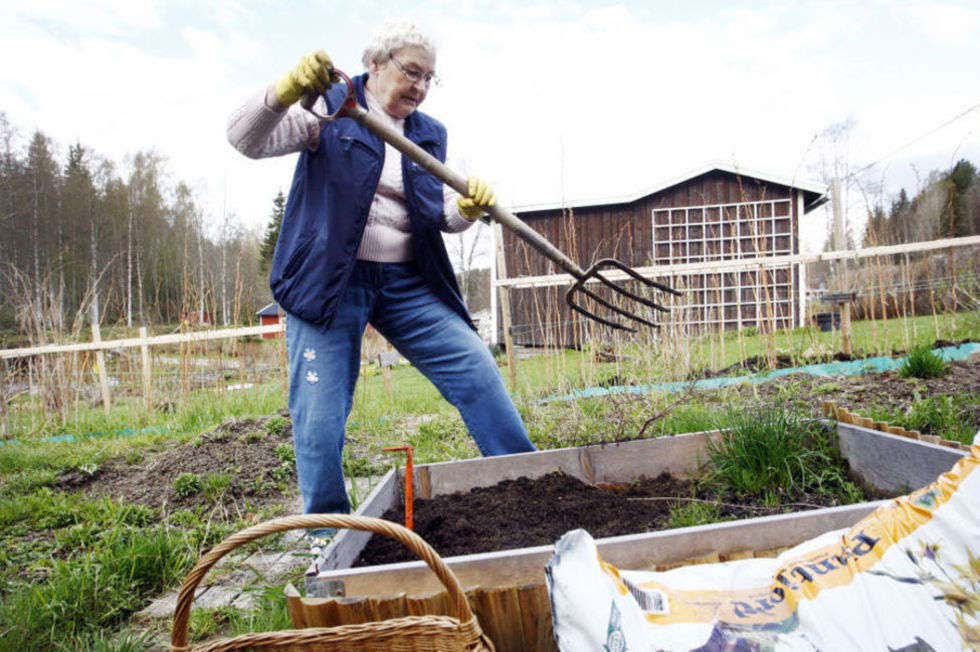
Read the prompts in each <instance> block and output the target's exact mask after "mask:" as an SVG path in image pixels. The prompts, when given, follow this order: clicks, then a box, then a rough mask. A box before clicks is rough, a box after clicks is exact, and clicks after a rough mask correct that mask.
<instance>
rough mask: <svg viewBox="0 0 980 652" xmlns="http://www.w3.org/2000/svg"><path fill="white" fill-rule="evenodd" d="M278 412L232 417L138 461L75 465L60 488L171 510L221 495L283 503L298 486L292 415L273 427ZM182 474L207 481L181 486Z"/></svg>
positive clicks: (232, 502)
mask: <svg viewBox="0 0 980 652" xmlns="http://www.w3.org/2000/svg"><path fill="white" fill-rule="evenodd" d="M273 418H279V419H280V420H281V417H277V416H272V417H263V418H258V419H228V420H226V421H225V422H224V423H222V424H220V425H219V426H217V427H216V428H214V429H212V430H209V431H208V432H205V433H203V434H202V435H200V436H199V437H197V438H196V439H194V440H192V441H189V442H185V443H181V444H177V445H172V446H170V447H168V448H166V449H165V450H160V451H158V452H146V453H144V455H143V457H142V459H141V460H140V461H139V462H136V463H132V464H131V463H129V462H127V461H126V460H125V459H122V458H114V459H110V460H108V461H106V462H105V463H103V464H102V465H100V466H99V467H98V468H97V469H95V470H94V471H92V470H91V469H88V470H85V469H74V470H71V471H69V472H67V473H65V474H63V475H62V476H61V477H60V478H59V479H58V481H57V483H56V484H55V488H56V489H63V490H73V491H83V492H85V493H86V494H88V495H91V496H108V497H110V498H112V499H113V500H115V501H119V502H133V503H141V504H143V505H146V506H148V507H153V508H164V509H170V510H172V509H174V508H190V509H193V508H195V507H200V506H204V507H210V506H212V505H214V504H215V503H216V502H217V501H220V502H221V503H222V505H223V506H225V507H226V508H227V509H231V508H234V507H235V506H236V505H238V506H240V507H247V508H248V509H249V511H254V510H256V509H258V508H260V507H263V506H267V505H272V504H278V503H282V502H284V493H285V494H291V493H294V492H295V487H296V471H295V464H293V463H292V462H289V461H284V459H283V457H284V456H285V457H287V460H288V454H287V452H286V451H287V449H286V447H283V446H282V445H284V444H286V445H288V450H291V447H292V428H291V426H290V425H289V422H288V420H287V421H285V422H284V423H283V422H281V423H282V424H283V425H284V427H281V428H273V429H271V431H270V429H269V428H268V422H269V420H270V419H273ZM277 447H281V448H279V451H278V453H277ZM90 471H92V472H90ZM182 474H194V475H195V476H196V477H197V478H198V479H199V480H200V482H201V487H200V488H199V489H196V490H193V491H186V490H185V491H184V492H179V491H177V489H176V488H175V481H176V480H177V478H178V477H180V476H181V475H182ZM284 489H285V490H286V491H284ZM246 503H247V504H246Z"/></svg>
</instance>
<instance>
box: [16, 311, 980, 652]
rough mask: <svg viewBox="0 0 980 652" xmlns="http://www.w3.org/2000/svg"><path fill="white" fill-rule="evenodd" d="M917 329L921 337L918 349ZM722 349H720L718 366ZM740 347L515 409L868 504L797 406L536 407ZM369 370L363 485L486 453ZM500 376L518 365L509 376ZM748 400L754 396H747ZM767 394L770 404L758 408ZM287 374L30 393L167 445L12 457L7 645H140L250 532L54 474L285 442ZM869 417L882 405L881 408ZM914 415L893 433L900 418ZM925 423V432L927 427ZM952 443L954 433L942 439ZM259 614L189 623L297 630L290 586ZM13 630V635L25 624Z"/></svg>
mask: <svg viewBox="0 0 980 652" xmlns="http://www.w3.org/2000/svg"><path fill="white" fill-rule="evenodd" d="M978 315H980V313H969V314H960V315H957V316H956V324H955V327H954V326H953V325H952V324H951V323H950V320H949V319H948V318H941V320H942V319H945V321H942V323H941V324H940V332H939V333H938V336H940V337H943V338H945V339H962V338H965V337H968V336H971V335H973V336H975V334H976V333H977V332H980V320H978ZM854 331H855V335H854V342H855V347H856V348H858V349H864V350H866V351H868V352H872V353H873V352H875V351H876V350H877V348H878V347H876V345H875V344H874V342H873V341H872V338H873V335H874V333H873V331H872V329H871V325H870V324H868V323H866V322H858V323H855V325H854ZM913 331H915V335H914V337H913ZM906 333H908V334H909V338H910V343H915V344H926V343H929V342H931V341H932V340H934V339H935V338H936V337H937V332H936V330H935V327H934V325H933V319H932V317H926V318H918V319H916V320H909V321H908V322H907V324H903V323H901V322H894V323H891V324H889V326H888V330H887V333H886V332H885V329H884V327H883V325H882V324H878V332H877V337H878V338H879V340H881V341H882V344H881V347H880V348H882V349H888V350H891V349H905V348H907V346H906V343H905V341H906V337H905V334H906ZM838 340H839V333H820V332H817V331H815V330H814V329H809V328H808V329H799V330H797V331H794V332H792V333H780V334H777V335H776V336H775V342H776V347H777V350H778V351H779V353H781V354H786V355H791V356H793V357H794V358H799V359H801V360H802V359H803V358H804V357H806V356H807V355H810V354H812V353H813V352H815V351H816V352H820V351H830V350H833V349H834V348H836V347H835V342H837V341H838ZM722 344H724V353H722ZM737 344H738V341H737V338H736V336H735V334H726V335H725V336H724V338H720V337H718V336H714V337H708V338H702V339H697V340H694V341H692V342H691V343H690V351H688V354H687V357H685V358H684V359H683V360H678V359H676V358H677V356H676V354H675V352H671V351H668V350H666V349H664V346H663V345H662V344H661V343H659V342H656V341H654V340H652V339H650V340H638V341H629V342H626V343H624V344H623V345H622V346H621V347H620V348H619V350H618V352H619V357H618V359H617V360H616V361H614V362H596V360H595V357H594V356H593V354H592V352H591V351H590V350H588V349H586V350H583V351H563V352H559V353H544V354H542V355H536V356H533V357H532V358H530V359H526V360H520V361H519V362H518V367H517V371H518V380H517V384H516V386H515V387H514V388H513V389H514V398H515V403H516V405H517V406H518V409H519V411H520V412H521V414H522V416H523V417H524V419H525V422H526V424H527V426H528V429H529V432H530V434H531V438H532V440H533V441H534V442H535V443H536V444H537V445H538V446H539V447H541V448H557V447H566V446H576V445H581V444H590V443H599V442H604V441H611V440H613V439H622V440H626V439H632V438H635V437H638V436H640V435H641V433H642V436H644V437H650V436H665V435H671V434H678V433H684V432H695V431H703V430H713V429H716V428H718V427H725V426H732V427H733V428H734V431H733V432H735V433H737V434H736V435H735V436H734V437H732V438H729V439H726V440H725V442H727V443H726V444H724V445H719V447H718V450H717V451H716V454H717V455H718V460H719V462H720V464H719V471H718V472H719V473H725V474H728V475H730V476H731V477H732V478H734V479H735V481H736V482H737V483H741V484H739V485H738V486H739V487H740V488H739V491H743V492H746V493H752V494H753V495H756V496H758V497H759V498H760V500H762V501H764V502H768V503H770V504H779V503H780V502H784V501H787V500H789V499H790V498H792V497H793V496H794V495H798V493H799V492H800V491H806V492H811V493H812V492H818V493H831V494H834V495H837V496H846V495H848V494H851V495H852V497H853V496H858V497H859V493H860V490H858V489H857V488H856V487H854V485H852V484H851V483H849V482H848V481H847V480H846V478H844V477H843V475H842V474H841V473H840V472H839V471H836V470H835V471H828V468H829V466H828V465H832V463H835V462H836V460H835V455H836V451H835V449H834V447H833V445H832V442H831V441H829V439H828V438H827V437H826V436H825V435H824V434H822V432H821V431H819V429H812V428H811V427H810V426H808V425H807V424H806V423H804V422H803V421H802V420H801V419H798V418H797V417H795V416H794V414H795V413H791V412H790V411H789V410H788V409H787V410H784V411H782V412H780V413H778V414H776V415H775V416H771V415H770V416H766V415H765V413H763V415H762V416H761V417H760V416H759V414H756V413H751V412H738V411H736V410H734V409H733V406H734V405H740V404H741V403H742V402H745V401H746V400H747V401H749V402H753V400H754V399H753V397H752V396H751V393H750V395H749V397H748V398H747V399H746V397H745V396H744V394H743V395H742V396H738V397H737V394H736V392H735V390H723V391H717V392H712V393H710V394H700V393H699V394H692V395H691V396H688V397H686V398H684V399H683V400H681V401H679V402H677V403H676V404H675V402H676V401H677V400H678V395H676V394H643V395H622V396H610V397H604V398H596V399H588V400H580V401H569V402H556V403H541V402H539V399H540V398H542V397H545V396H550V395H553V394H561V393H567V392H568V391H570V390H572V389H577V388H582V387H589V386H595V385H597V384H599V383H600V382H606V383H615V384H628V383H645V382H656V381H659V380H673V379H677V378H678V377H684V376H685V375H686V374H687V373H688V372H689V371H690V370H692V369H704V368H713V369H717V368H721V367H723V366H728V365H730V364H732V363H734V362H736V361H737V360H739V359H741V357H742V356H752V355H761V354H763V353H764V352H765V348H766V339H765V337H764V336H762V335H758V334H755V335H751V336H746V335H745V334H744V333H743V337H742V341H741V345H742V346H741V347H739V346H738V345H737ZM371 369H373V368H372V367H365V374H364V375H363V376H362V378H361V379H360V382H359V384H358V389H357V393H356V395H355V399H354V407H353V412H352V414H351V419H350V422H349V423H348V428H347V430H348V446H347V448H346V449H345V455H344V469H345V472H346V473H347V474H348V475H351V476H363V475H373V474H377V473H381V472H384V471H385V470H387V469H389V468H391V467H392V466H395V465H403V464H404V458H403V457H402V456H398V455H386V454H383V453H382V452H381V448H382V447H384V446H392V445H400V444H404V443H410V444H412V445H413V446H414V447H415V456H416V460H417V461H418V462H419V463H424V462H435V461H444V460H448V459H458V458H465V457H474V456H476V455H478V451H477V449H476V447H475V445H474V444H473V442H472V440H471V439H470V438H469V436H468V435H467V433H466V429H465V427H464V425H463V423H462V421H461V420H460V417H459V415H458V413H457V412H456V410H455V409H454V408H453V407H452V406H451V405H450V404H449V403H448V402H446V401H445V400H444V399H443V398H442V397H441V396H440V395H439V392H438V391H437V390H436V389H435V387H433V386H432V384H431V383H429V382H428V381H427V380H426V379H425V378H424V377H423V376H422V375H421V374H420V373H419V372H418V371H417V370H416V369H414V368H412V367H409V366H396V367H393V368H392V369H391V381H392V382H391V386H392V388H393V391H392V393H391V394H390V395H389V394H388V392H387V390H386V388H385V384H384V382H383V377H382V376H381V374H372V373H370V371H371ZM501 371H502V374H503V375H504V378H505V379H506V378H507V377H508V370H507V369H506V367H505V368H502V370H501ZM839 389H840V387H839V386H837V387H835V383H834V382H828V383H825V384H824V385H823V386H822V388H818V390H817V393H818V394H819V395H821V396H824V395H826V396H832V395H833V394H834V392H836V391H838V390H839ZM743 391H744V390H743ZM755 399H758V396H756V397H755ZM805 400H807V397H803V396H802V395H801V392H800V388H799V387H798V386H796V385H794V384H793V383H792V382H786V383H784V384H783V385H781V386H780V393H779V395H778V397H777V401H776V402H778V403H780V404H782V405H785V406H793V405H794V404H799V403H800V402H801V401H805ZM976 401H977V397H976V394H972V395H962V396H961V395H956V396H953V397H939V398H933V399H923V400H922V401H918V402H916V403H915V404H913V406H912V407H911V409H910V410H909V411H908V412H907V413H900V414H891V415H889V416H890V417H891V418H886V419H884V420H886V421H890V422H892V423H896V424H897V425H904V426H905V427H908V428H917V429H919V430H922V431H923V432H933V433H934V434H942V432H945V433H951V432H954V433H958V434H957V435H956V436H950V435H949V434H942V436H945V437H947V438H951V439H959V440H960V441H969V438H972V431H973V430H974V429H975V426H971V425H970V423H969V421H970V419H971V415H972V412H971V409H972V406H974V405H975V404H976ZM284 407H285V396H284V393H283V388H282V385H281V383H280V381H279V380H278V379H275V380H272V381H269V382H267V383H264V384H262V385H259V386H256V387H255V388H252V389H250V390H243V391H239V392H219V391H214V390H202V391H197V392H191V393H190V394H188V395H187V397H186V400H185V401H183V402H180V403H179V404H174V406H173V410H172V411H165V410H157V411H155V412H153V413H146V412H145V411H144V410H143V408H142V405H141V403H140V401H138V400H136V399H128V398H126V397H119V398H118V400H115V401H114V403H113V409H112V411H111V413H110V414H109V416H108V417H107V416H106V415H105V414H104V412H103V411H102V409H101V408H100V407H97V408H79V409H78V410H76V411H75V412H73V416H72V420H71V421H70V422H69V423H66V424H53V423H51V422H47V421H45V417H44V408H43V407H42V406H40V405H38V404H37V403H35V402H34V401H33V399H30V398H29V397H24V396H22V397H19V398H18V400H17V401H15V402H14V404H12V405H11V412H10V420H9V422H8V425H9V426H10V427H11V430H12V433H13V435H14V436H15V437H17V438H19V439H32V438H40V437H46V436H49V435H53V434H59V433H86V432H109V431H117V430H121V429H123V428H132V429H138V428H145V427H148V426H156V427H160V428H162V429H163V428H165V429H166V430H165V431H164V432H160V433H150V434H144V435H136V436H128V437H93V438H86V439H80V440H78V441H75V442H73V443H61V444H59V443H41V442H30V443H28V444H17V445H8V446H0V598H2V605H0V649H21V648H23V649H25V650H33V649H82V650H86V649H88V650H108V649H120V650H128V649H139V648H140V645H141V644H142V643H141V641H142V639H141V637H142V636H143V633H142V632H140V631H138V630H134V629H132V624H131V623H130V622H129V616H130V615H131V614H132V612H133V611H135V610H137V609H140V608H142V607H143V606H145V604H146V602H147V601H148V600H149V599H150V598H152V597H155V596H156V595H159V594H160V593H162V592H163V591H164V590H165V589H168V588H174V587H175V586H176V585H177V584H178V583H179V581H180V579H182V577H183V574H184V573H185V572H186V570H187V569H188V568H189V565H190V564H191V563H192V561H193V560H195V559H196V558H197V557H198V555H199V553H200V551H201V550H202V549H203V548H205V547H206V546H208V545H212V544H213V543H215V542H216V541H217V540H220V539H221V538H223V537H224V536H225V535H227V534H228V533H230V532H231V531H234V530H237V529H241V528H240V527H239V526H242V525H244V524H243V523H240V522H237V521H236V522H230V521H229V522H216V521H213V520H212V519H213V518H214V517H213V515H211V514H209V513H207V512H206V511H204V510H200V509H197V510H187V509H184V510H176V511H173V512H172V513H170V514H169V516H167V517H166V520H165V521H164V520H162V519H163V518H164V517H163V516H162V515H161V514H159V513H157V511H155V510H150V509H148V508H145V507H141V506H138V505H119V504H116V503H114V502H112V501H110V500H108V499H98V500H92V499H88V498H85V497H84V496H82V495H81V494H76V493H66V492H61V491H57V490H53V489H52V488H51V487H52V486H53V485H54V484H55V482H56V480H57V478H58V476H59V474H60V473H62V472H64V471H66V470H76V471H79V472H82V473H94V472H96V470H97V469H98V468H99V467H100V466H101V465H103V464H104V463H105V462H106V461H107V460H109V459H112V458H117V457H121V458H124V459H126V460H128V461H130V462H131V463H138V462H139V461H140V460H141V459H143V458H145V457H148V456H151V455H152V454H153V453H154V452H156V451H159V450H162V449H164V448H169V447H172V446H174V445H175V444H179V443H183V442H187V441H192V440H193V439H194V438H195V437H198V436H200V434H201V433H203V432H205V431H207V430H209V429H211V428H213V427H215V426H216V425H218V424H219V423H221V422H222V421H224V420H226V419H227V418H229V417H239V418H241V417H264V416H268V415H274V416H272V417H271V418H269V419H268V420H267V421H266V422H265V424H264V425H263V426H262V427H260V428H257V429H256V430H254V431H253V432H251V433H248V434H247V435H245V436H246V437H252V438H255V439H256V440H257V439H259V438H263V437H266V436H268V435H270V434H271V435H280V434H281V433H283V432H285V431H286V429H287V427H288V424H289V422H288V419H287V418H285V417H282V416H279V415H278V413H279V412H280V411H281V410H282V409H283V408H284ZM869 409H874V408H869ZM899 418H901V419H903V420H896V419H899ZM917 424H918V425H917ZM940 431H942V432H940ZM276 452H277V455H279V457H280V460H281V467H280V468H278V469H276V470H275V471H274V472H273V480H274V481H275V482H276V483H277V486H280V485H281V486H282V488H283V489H285V488H286V487H287V484H288V485H289V486H290V487H291V486H292V485H294V483H295V479H294V478H293V473H294V461H293V451H292V447H291V446H289V445H288V444H284V445H282V446H281V447H280V448H279V449H277V451H276ZM228 481H229V478H228V476H227V475H226V474H222V473H214V474H207V475H203V476H200V477H198V478H197V482H192V481H190V480H187V481H186V482H187V483H188V487H189V488H192V489H194V490H195V491H201V492H205V493H206V494H207V495H209V496H213V497H218V496H220V495H221V493H222V492H223V491H224V490H225V489H226V488H227V486H228ZM718 518H719V515H718V511H717V506H714V505H711V504H706V503H695V502H692V503H688V504H684V505H679V506H676V507H675V508H674V510H673V512H672V515H671V521H672V524H673V526H674V527H681V526H685V525H697V524H703V523H707V522H713V521H714V520H717V519H718ZM257 599H258V607H257V608H256V609H255V610H253V611H252V612H245V613H240V612H233V611H231V610H217V611H215V612H213V613H210V612H206V611H205V612H201V613H200V614H199V615H195V621H194V628H195V630H196V633H195V636H197V637H198V638H200V637H202V636H207V635H209V634H210V633H215V632H217V633H221V634H222V635H229V634H234V633H238V632H245V631H260V630H263V629H282V628H288V627H289V626H290V625H289V620H288V615H287V613H286V611H285V603H284V600H283V599H282V594H281V587H272V588H271V589H270V590H268V591H266V592H262V591H260V592H259V595H258V596H257ZM7 623H18V624H21V623H23V624H22V625H20V626H19V627H17V628H16V629H14V628H12V627H10V626H9V625H7Z"/></svg>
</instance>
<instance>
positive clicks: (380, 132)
mask: <svg viewBox="0 0 980 652" xmlns="http://www.w3.org/2000/svg"><path fill="white" fill-rule="evenodd" d="M332 72H333V73H336V74H337V76H339V77H340V78H341V79H342V80H343V82H344V83H345V84H346V85H347V95H346V96H345V97H344V101H343V102H342V103H341V105H340V107H339V108H338V109H337V110H336V111H334V112H333V113H332V114H330V115H325V114H323V113H319V112H317V111H316V110H315V109H314V104H315V103H316V100H317V97H319V96H318V95H316V94H314V93H309V94H307V95H306V96H305V97H304V98H303V100H302V102H301V104H302V106H303V108H304V109H306V110H307V111H309V112H310V113H312V114H313V115H314V116H316V118H317V119H318V120H319V121H320V123H321V124H323V123H325V122H333V121H334V120H337V119H338V118H351V119H352V120H355V121H356V122H357V123H358V124H360V125H362V126H363V127H365V128H366V129H368V130H369V131H371V132H372V133H373V134H375V135H376V136H378V137H379V138H381V139H382V140H383V141H385V142H387V143H388V144H390V145H391V146H392V147H394V148H395V149H397V150H398V151H400V152H401V153H402V154H404V155H405V156H407V157H408V158H410V159H412V160H413V161H415V162H416V163H418V164H419V165H420V166H422V167H423V168H425V169H426V170H427V171H429V172H430V173H431V174H432V175H434V176H435V177H436V178H438V179H440V180H441V181H442V182H443V183H445V184H446V185H448V186H449V187H451V188H452V189H453V190H455V191H456V192H458V193H460V194H461V195H463V196H464V197H465V196H466V195H467V192H468V187H467V185H468V184H467V180H466V178H464V177H463V176H461V175H459V174H457V173H455V172H453V171H452V170H450V169H449V168H448V167H447V166H446V165H444V164H443V163H442V162H440V161H439V159H437V158H436V157H434V156H432V155H431V154H429V153H428V152H426V151H425V150H423V149H422V148H421V147H419V146H418V145H416V144H415V143H413V142H412V141H410V140H409V139H408V138H406V137H405V136H404V135H402V134H400V133H398V132H397V131H395V130H394V129H392V128H391V127H389V126H388V125H387V124H385V123H384V122H383V121H382V120H381V119H380V118H378V117H377V116H375V115H373V114H371V113H369V112H368V110H367V109H365V108H364V107H362V106H361V105H360V104H358V103H357V98H356V97H354V84H353V83H352V82H351V80H350V77H348V76H347V75H346V74H344V73H343V72H341V71H340V70H337V69H336V68H334V69H333V70H332ZM487 213H488V214H489V216H490V218H492V219H493V220H496V221H497V222H499V223H501V224H503V225H504V226H506V227H507V228H508V229H510V230H511V231H513V232H514V233H515V234H516V235H517V236H518V237H520V238H521V239H522V240H524V241H525V242H527V243H528V244H529V245H531V247H533V248H534V249H535V250H536V251H537V252H538V253H540V254H541V255H542V256H544V257H545V258H547V259H548V260H550V261H552V262H553V263H555V265H557V266H558V267H560V268H561V269H562V270H564V271H565V272H566V273H568V274H570V275H571V276H572V277H573V278H574V279H575V282H574V283H573V284H572V286H571V287H570V288H568V290H567V291H566V292H565V302H566V303H567V304H568V306H569V307H570V308H571V309H572V310H574V311H576V312H578V313H580V314H582V315H585V316H586V317H588V318H589V319H594V320H595V321H597V322H599V323H601V324H605V325H606V326H610V327H612V328H618V329H621V330H626V331H635V330H636V329H635V328H631V327H629V326H626V325H624V324H622V323H620V322H618V321H614V320H612V319H605V318H603V317H600V316H599V315H596V314H595V313H593V312H590V311H588V310H586V309H585V308H584V307H582V306H581V305H580V304H578V303H576V301H575V298H576V297H577V295H578V294H584V295H585V296H587V297H589V298H591V299H592V300H594V301H595V302H596V303H598V304H599V305H601V306H604V307H606V308H608V309H609V310H611V311H613V312H614V313H617V314H619V315H622V316H623V317H626V318H628V319H632V320H633V321H636V322H639V323H640V324H643V325H644V326H649V327H651V328H659V325H658V324H655V323H654V322H652V321H650V320H648V319H646V318H644V317H641V316H640V315H638V314H636V313H635V312H631V311H629V310H626V309H624V308H621V307H619V306H617V305H615V304H613V303H612V302H610V301H609V300H607V299H604V298H602V297H600V296H599V295H598V294H596V293H595V292H594V291H593V290H591V289H589V288H588V287H586V284H587V283H590V282H592V281H596V282H599V283H602V284H603V285H605V286H606V287H608V288H610V289H611V290H612V291H613V292H614V293H616V294H617V295H619V296H622V297H625V298H626V299H628V300H631V301H635V302H637V303H640V304H642V305H644V306H647V307H649V308H653V309H654V310H659V311H661V312H669V309H668V308H665V307H664V306H662V305H660V304H659V303H657V302H655V301H652V300H650V299H647V298H646V297H641V296H639V295H638V294H636V293H634V292H632V291H631V290H629V289H627V288H626V287H624V286H622V285H617V284H616V283H613V282H612V281H610V280H609V279H608V278H606V277H605V276H603V275H602V274H600V271H602V270H604V269H609V268H615V269H618V270H619V271H621V272H624V273H625V274H626V275H628V276H629V277H631V278H632V279H633V280H636V281H638V282H640V283H642V284H643V285H645V286H646V287H651V288H655V289H657V290H662V291H664V292H668V293H670V294H674V295H676V296H680V294H681V293H680V292H678V291H677V290H674V289H673V288H670V287H668V286H666V285H664V284H663V283H658V282H656V281H653V280H650V279H648V278H644V277H643V276H641V275H640V274H638V273H637V272H636V271H635V270H633V269H631V268H629V267H627V266H626V265H624V264H623V263H621V262H619V261H618V260H614V259H612V258H604V259H602V260H600V261H598V262H597V263H595V264H594V265H592V266H591V267H589V268H588V269H585V270H583V269H582V268H581V267H579V266H578V265H577V264H576V263H575V261H573V260H572V259H571V258H569V257H568V256H566V255H565V254H563V253H562V252H561V251H560V250H559V249H558V248H557V247H555V246H554V245H553V244H551V242H549V241H548V239H547V238H545V237H544V236H542V235H541V234H540V233H538V232H537V231H535V230H534V229H532V228H531V227H529V226H528V225H527V224H525V223H524V222H523V221H521V219H520V218H518V217H517V216H516V215H514V214H513V213H511V212H510V211H508V210H507V209H505V208H503V207H501V206H497V205H494V206H491V207H490V208H489V209H487Z"/></svg>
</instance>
